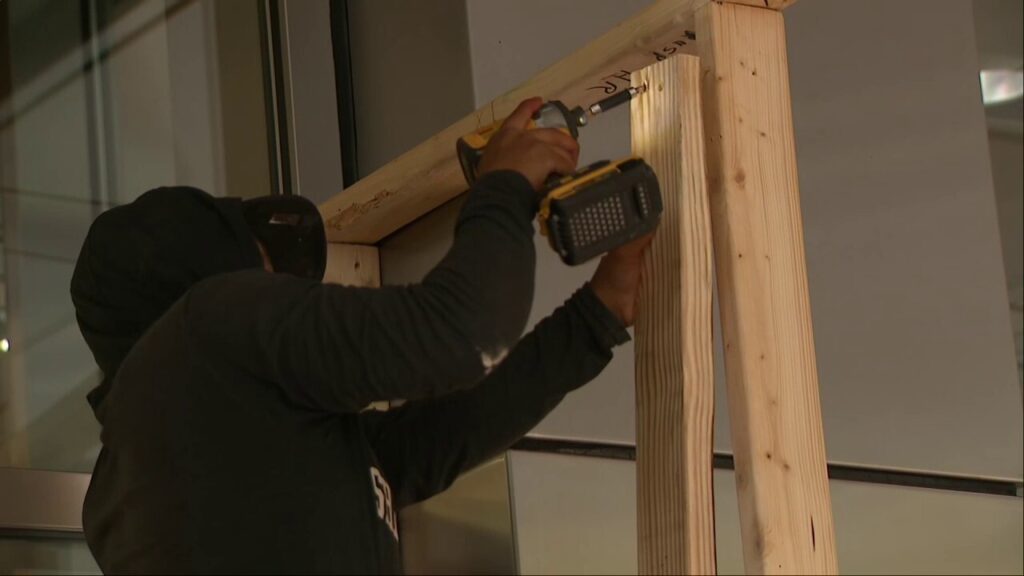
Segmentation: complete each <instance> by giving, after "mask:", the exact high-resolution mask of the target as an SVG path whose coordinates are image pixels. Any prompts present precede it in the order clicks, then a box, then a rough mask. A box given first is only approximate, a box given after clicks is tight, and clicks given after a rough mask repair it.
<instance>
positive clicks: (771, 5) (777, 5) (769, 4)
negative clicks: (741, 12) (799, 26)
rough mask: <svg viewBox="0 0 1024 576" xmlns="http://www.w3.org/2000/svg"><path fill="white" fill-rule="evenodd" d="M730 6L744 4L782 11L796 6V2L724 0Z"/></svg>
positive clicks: (780, 0)
mask: <svg viewBox="0 0 1024 576" xmlns="http://www.w3.org/2000/svg"><path fill="white" fill-rule="evenodd" d="M722 1H723V2H726V3H728V4H742V5H744V6H755V7H757V8H768V9H769V10H782V9H784V8H788V7H790V6H792V5H793V4H796V0H722Z"/></svg>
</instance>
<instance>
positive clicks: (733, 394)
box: [321, 0, 837, 573]
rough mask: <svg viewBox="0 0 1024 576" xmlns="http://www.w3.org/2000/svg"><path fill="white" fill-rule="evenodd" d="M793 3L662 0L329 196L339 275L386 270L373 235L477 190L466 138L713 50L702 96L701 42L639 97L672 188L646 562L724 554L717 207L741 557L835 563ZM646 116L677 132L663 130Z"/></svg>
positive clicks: (677, 568) (650, 430)
mask: <svg viewBox="0 0 1024 576" xmlns="http://www.w3.org/2000/svg"><path fill="white" fill-rule="evenodd" d="M793 1H795V0H725V1H723V0H660V1H658V2H656V3H654V4H653V5H651V6H650V7H648V8H647V9H645V10H643V11H642V12H640V13H638V14H637V15H636V16H634V17H633V18H631V19H629V20H627V21H625V22H623V23H621V24H619V25H618V26H616V27H615V28H613V29H612V30H610V31H609V32H608V33H606V34H604V35H603V36H601V37H600V38H598V39H596V40H594V41H592V42H591V43H590V44H588V45H587V46H585V47H584V48H582V49H580V50H579V51H577V52H576V53H574V54H572V55H570V56H568V57H567V58H565V59H563V60H561V61H560V62H558V63H556V64H554V65H553V66H551V67H549V68H548V69H546V70H544V71H543V72H541V73H540V74H538V75H537V76H535V77H534V78H532V79H530V80H528V81H526V82H525V83H523V84H522V85H520V86H519V87H517V88H515V89H513V90H511V91H509V92H508V93H506V94H504V95H502V96H500V97H498V98H496V99H495V100H494V101H492V102H491V103H489V104H488V105H486V106H483V107H482V108H480V109H479V110H477V111H476V112H474V113H472V114H470V115H468V116H466V117H465V118H463V119H461V120H459V121H458V122H456V123H455V124H453V125H452V126H450V127H448V128H447V129H445V130H443V131H442V132H440V133H438V134H437V135H435V136H434V137H432V138H430V139H428V140H427V141H426V142H424V143H422V144H420V145H419V146H417V147H415V148H413V149H412V150H410V151H409V152H407V153H405V154H403V155H402V156H400V157H399V158H397V159H396V160H394V161H392V162H391V163H390V164H388V165H386V166H384V167H383V168H381V169H380V170H378V171H377V172H374V173H373V174H371V175H369V176H367V177H366V178H364V179H363V180H361V181H360V182H358V183H357V184H356V185H355V186H352V187H350V188H349V189H347V190H345V192H344V193H343V194H339V195H337V196H335V197H334V198H332V199H330V200H329V201H327V202H326V203H324V204H323V205H322V206H321V211H322V213H323V215H324V220H325V223H326V226H327V231H328V238H329V240H330V241H331V242H332V243H339V244H335V245H332V260H331V262H332V263H331V264H330V271H329V276H331V278H332V279H333V280H334V281H341V282H343V283H353V284H358V285H375V283H378V284H379V269H378V268H374V272H372V273H369V274H368V273H367V272H366V270H365V269H363V268H362V267H363V266H366V264H364V263H365V262H373V263H374V264H373V265H374V266H375V265H376V260H377V254H376V248H375V247H374V246H373V245H375V244H376V243H377V242H380V241H381V240H382V239H383V238H385V237H386V236H388V235H389V234H391V233H392V232H394V231H395V230H397V229H398V228H400V227H402V226H404V225H406V224H408V223H410V222H412V221H414V220H416V219H417V218H419V217H421V216H423V215H424V214H426V213H428V212H429V211H431V210H433V209H434V208H436V207H438V206H440V205H441V204H443V203H444V202H446V201H447V200H450V199H451V198H454V197H455V196H457V195H459V194H461V193H462V192H463V191H464V189H465V185H464V183H463V180H462V175H461V172H460V170H459V167H458V164H457V162H456V159H455V156H454V142H455V141H456V139H457V138H458V137H459V136H461V135H463V134H465V133H468V132H470V131H472V130H474V129H476V128H477V127H479V126H481V125H484V124H488V123H490V122H492V121H493V120H494V119H496V118H500V117H502V116H504V115H506V114H508V113H509V112H510V111H511V110H512V108H513V107H514V106H515V105H516V104H517V103H518V102H519V101H520V100H521V99H523V98H525V97H528V96H533V95H536V94H540V95H543V96H544V97H546V98H550V99H561V100H563V101H565V102H566V103H567V104H569V105H575V104H584V103H589V100H591V99H592V97H591V96H590V93H588V90H587V89H588V88H592V87H595V86H605V87H607V89H608V90H610V91H617V90H621V89H623V88H625V87H626V86H627V85H628V82H629V80H628V77H629V76H628V75H629V74H630V73H633V72H636V71H638V70H641V69H642V68H644V67H645V66H648V65H650V64H652V63H655V62H657V61H662V60H665V59H666V58H669V57H670V56H672V55H674V54H689V55H699V56H700V58H701V64H700V66H701V68H700V70H701V74H700V81H699V85H700V92H701V98H700V99H698V98H696V96H695V93H696V87H697V79H696V76H697V75H696V72H695V66H696V60H695V59H692V58H677V59H675V60H674V61H673V62H671V63H662V64H660V65H658V66H655V67H651V68H649V69H647V70H642V71H640V72H639V73H637V74H636V75H634V77H633V78H634V79H635V80H634V81H640V79H644V78H646V81H648V82H654V83H660V84H661V85H662V86H664V85H665V83H666V82H668V83H669V84H670V86H669V90H668V91H667V93H666V92H663V91H649V92H648V93H647V94H645V95H644V96H642V97H641V99H640V100H638V101H636V102H634V109H633V115H634V120H635V121H637V120H639V119H641V118H642V117H643V115H646V116H647V118H648V120H649V123H648V125H647V128H645V127H644V126H643V125H642V124H641V123H637V125H636V126H634V132H633V135H634V149H635V150H637V151H638V152H640V153H642V154H643V155H644V156H645V157H649V158H648V160H649V161H650V162H651V163H652V164H653V165H654V166H655V169H656V171H657V173H658V174H659V178H660V179H662V181H663V184H664V185H665V189H666V193H667V194H669V198H668V200H667V202H666V207H667V210H666V216H665V222H664V223H663V226H662V228H661V230H660V231H659V233H658V237H657V239H656V241H655V245H654V246H653V247H652V251H651V255H650V256H649V260H648V262H647V263H646V269H647V270H648V273H649V283H648V285H647V286H646V287H645V295H644V296H645V300H644V301H645V304H644V305H643V306H644V308H645V310H646V311H645V310H641V317H640V319H639V320H638V325H637V329H636V333H637V375H638V378H637V386H638V391H637V393H638V402H637V407H638V412H639V415H638V439H637V441H638V462H637V467H638V474H639V476H638V497H639V500H638V516H639V517H638V527H639V532H640V534H639V538H640V542H639V544H640V546H639V549H638V550H639V554H640V568H641V570H642V572H644V573H679V572H692V573H705V572H713V571H714V533H713V526H714V522H713V509H712V508H711V506H712V497H711V494H710V492H711V491H710V461H711V437H710V421H711V406H712V405H713V402H711V401H710V399H709V396H708V395H709V394H713V393H712V392H710V391H709V386H710V384H709V383H708V382H709V381H711V378H710V372H709V371H710V365H709V364H710V362H709V360H708V358H709V354H710V343H711V340H710V338H711V337H710V313H709V311H710V307H709V304H708V303H707V302H708V301H709V299H710V297H709V288H708V287H709V285H710V273H709V268H710V265H709V264H708V258H709V257H708V252H707V250H706V247H707V242H706V240H705V238H706V235H707V230H708V226H707V222H708V215H710V224H711V225H710V229H711V231H712V232H713V234H712V236H713V239H714V257H715V262H716V270H717V274H718V293H719V301H720V305H721V309H722V310H721V311H722V329H723V339H724V342H725V354H726V366H727V373H726V377H727V384H728V392H729V411H730V421H731V425H732V437H733V444H734V452H735V460H736V483H737V493H738V497H739V506H740V516H741V526H742V534H743V549H744V562H745V565H746V568H747V571H748V572H758V573H835V572H836V571H837V561H836V556H835V541H834V535H833V526H832V514H831V507H830V502H829V489H828V479H827V474H826V467H825V450H824V437H823V430H822V425H821V409H820V401H819V398H818V389H817V372H816V366H815V362H814V342H813V336H812V329H811V319H810V305H809V299H808V294H807V271H806V263H805V259H804V253H803V232H802V223H801V220H800V206H799V192H798V189H797V176H796V153H795V146H794V142H793V126H792V117H791V110H790V108H791V104H790V98H789V85H788V67H787V63H786V52H785V32H784V28H783V22H782V16H781V14H780V13H779V12H777V11H776V10H778V9H780V8H783V7H785V6H787V5H789V4H791V3H792V2H793ZM687 94H689V95H690V96H689V98H687V97H686V95H687ZM698 100H700V102H698ZM701 102H702V103H703V110H701V105H700V104H701ZM700 116H702V117H703V136H701V122H700V121H699V120H698V118H699V117H700ZM655 117H656V118H655ZM650 122H657V123H660V124H661V125H662V126H663V127H671V128H672V130H669V131H668V132H667V133H665V131H661V130H653V129H649V128H650V126H651V124H650ZM677 129H678V130H677ZM701 138H703V139H704V142H705V148H706V151H707V159H706V166H707V188H706V192H707V197H708V199H709V200H708V201H707V204H703V205H702V204H701V202H703V200H701V199H702V198H704V190H705V188H704V185H703V177H702V176H700V175H698V173H701V172H702V167H703V166H704V165H705V164H704V160H703V149H702V148H701V146H700V140H701ZM702 206H703V207H702ZM708 207H709V208H710V209H709V210H708ZM340 243H347V244H340ZM702 243H703V244H702ZM702 246H703V247H702ZM357 264H358V268H357ZM659 506H660V507H661V508H662V509H661V510H659V509H658V507H659Z"/></svg>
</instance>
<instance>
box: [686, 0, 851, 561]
mask: <svg viewBox="0 0 1024 576" xmlns="http://www.w3.org/2000/svg"><path fill="white" fill-rule="evenodd" d="M696 28H697V31H696V32H697V39H698V43H699V53H700V56H701V65H702V67H703V70H702V72H703V78H702V90H703V96H704V98H703V103H704V118H705V121H704V130H705V135H706V138H707V154H708V183H709V186H710V197H711V219H712V228H713V231H714V244H715V264H716V271H717V274H718V293H719V302H720V306H721V313H722V331H723V339H724V342H725V357H726V377H727V383H728V392H729V416H730V420H731V425H732V444H733V450H734V452H735V456H736V487H737V492H738V496H739V506H740V525H741V527H742V534H743V550H744V563H745V565H746V569H747V572H748V573H768V574H795V573H813V574H826V573H835V572H836V571H837V560H836V553H835V539H834V534H833V528H832V511H831V503H830V499H829V487H828V478H827V471H826V467H825V441H824V434H823V431H822V424H821V407H820V402H819V398H818V376H817V367H816V364H815V359H814V338H813V334H812V330H811V310H810V302H809V299H808V293H807V267H806V263H805V258H804V249H803V226H802V223H801V219H800V197H799V192H798V189H797V170H796V149H795V145H794V140H793V120H792V112H791V105H790V96H789V78H788V76H789V71H788V65H787V61H786V37H785V30H784V28H783V21H782V15H781V14H780V13H778V12H776V11H773V10H768V9H764V8H756V7H750V6H741V5H734V4H729V3H725V4H722V3H719V2H710V3H708V4H706V5H704V6H702V7H701V8H700V9H699V10H698V12H697V17H696Z"/></svg>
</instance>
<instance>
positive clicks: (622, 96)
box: [588, 84, 647, 116]
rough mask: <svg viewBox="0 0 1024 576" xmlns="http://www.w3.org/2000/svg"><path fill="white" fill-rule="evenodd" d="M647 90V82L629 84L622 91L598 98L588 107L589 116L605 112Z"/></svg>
mask: <svg viewBox="0 0 1024 576" xmlns="http://www.w3.org/2000/svg"><path fill="white" fill-rule="evenodd" d="M646 91H647V84H641V85H640V86H630V87H629V88H627V89H625V90H623V91H622V92H619V93H616V94H612V95H611V96H609V97H607V98H605V99H604V100H598V101H597V102H595V103H593V104H591V105H590V108H589V109H588V110H589V111H590V115H591V116H597V115H598V114H601V113H602V112H607V111H609V110H611V109H612V108H615V107H617V106H620V105H622V104H624V103H626V102H629V101H630V100H632V99H633V98H635V97H637V96H639V95H640V94H643V93H644V92H646Z"/></svg>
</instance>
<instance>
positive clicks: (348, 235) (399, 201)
mask: <svg viewBox="0 0 1024 576" xmlns="http://www.w3.org/2000/svg"><path fill="white" fill-rule="evenodd" d="M706 1H707V0H659V1H658V2H655V3H654V4H652V5H651V6H649V7H648V8H646V9H645V10H643V11H642V12H640V13H638V14H637V15H636V16H634V17H632V18H630V19H629V20H626V21H624V22H622V23H621V24H619V25H618V26H616V27H615V28H613V29H611V30H610V31H608V32H607V33H605V34H604V35H603V36H601V37H599V38H597V39H595V40H593V41H592V42H590V43H589V44H587V45H586V46H585V47H583V48H581V49H580V50H577V51H576V52H575V53H573V54H571V55H569V56H567V57H566V58H563V59H562V60H561V61H559V62H557V63H555V64H554V65H552V66H550V67H549V68H547V69H545V70H544V71H542V72H540V73H539V74H537V75H536V76H534V77H533V78H531V79H529V80H527V81H526V82H524V83H523V84H520V85H519V86H518V87H516V88H515V89H513V90H511V91H509V92H507V93H506V94H504V95H502V96H499V97H498V98H496V99H494V100H493V101H491V102H489V103H488V104H486V105H484V106H482V107H481V108H480V109H478V110H477V111H475V112H473V113H472V114H469V115H468V116H466V117H464V118H462V119H461V120H459V121H458V122H456V123H454V124H452V125H451V126H449V127H448V128H446V129H445V130H443V131H442V132H440V133H438V134H437V135H435V136H433V137H431V138H430V139H428V140H427V141H425V142H423V143H422V144H420V145H418V146H416V147H415V148H413V149H412V150H409V151H408V152H406V153H405V154H403V155H401V156H399V157H398V158H396V159H395V160H393V161H391V162H390V163H389V164H387V165H386V166H384V167H382V168H381V169H379V170H377V171H376V172H374V173H372V174H370V175H369V176H367V177H365V178H363V179H362V180H360V181H359V182H357V183H356V184H355V185H353V186H351V187H349V188H347V189H345V190H344V191H341V192H339V193H338V194H337V195H335V196H334V197H333V198H331V199H330V200H328V201H327V202H325V203H324V204H322V205H321V206H320V211H321V213H322V214H323V217H324V222H326V224H327V234H328V239H329V240H330V241H331V242H349V243H356V244H376V243H377V242H379V241H380V240H381V239H382V238H384V237H385V236H387V235H389V234H391V233H392V232H394V231H395V230H397V229H398V228H400V227H402V226H404V225H406V224H408V223H409V222H412V221H413V220H415V219H417V218H419V217H420V216H422V215H423V214H426V213H427V212H429V211H431V210H433V209H434V208H436V207H438V206H440V205H441V204H443V203H444V202H446V201H448V200H450V199H452V198H454V197H455V196H458V195H459V194H461V193H462V192H464V191H465V190H466V183H465V181H464V180H463V176H462V172H461V170H460V169H459V165H458V162H457V160H456V158H455V142H456V140H457V139H458V138H459V137H460V136H462V135H464V134H468V133H469V132H472V131H474V130H476V129H478V128H480V127H482V126H485V125H488V124H491V123H492V122H494V121H495V120H496V119H501V118H504V117H505V116H507V115H508V114H509V113H510V112H511V111H512V110H513V109H514V108H515V106H516V105H517V104H518V103H519V102H520V101H521V100H523V99H525V98H528V97H531V96H542V97H544V98H546V99H561V100H562V101H564V102H565V103H566V104H567V105H569V106H570V107H571V106H575V105H577V104H590V103H593V102H594V101H597V100H598V99H600V98H603V97H604V96H605V95H606V93H605V89H609V90H613V91H618V90H622V89H624V88H625V87H626V86H628V84H629V82H628V74H629V73H630V72H632V71H634V70H638V69H640V68H642V67H644V66H647V65H648V64H650V63H652V62H655V61H656V60H658V59H659V58H665V57H667V56H669V55H671V54H675V53H684V52H689V53H693V52H694V51H695V47H694V45H693V41H692V39H690V38H688V37H687V36H686V33H687V32H688V31H690V32H692V30H693V21H694V20H693V13H694V12H693V11H694V7H695V6H697V5H699V4H701V3H703V2H706ZM623 71H624V72H623ZM614 74H618V75H619V77H615V76H613V75H614Z"/></svg>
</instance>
